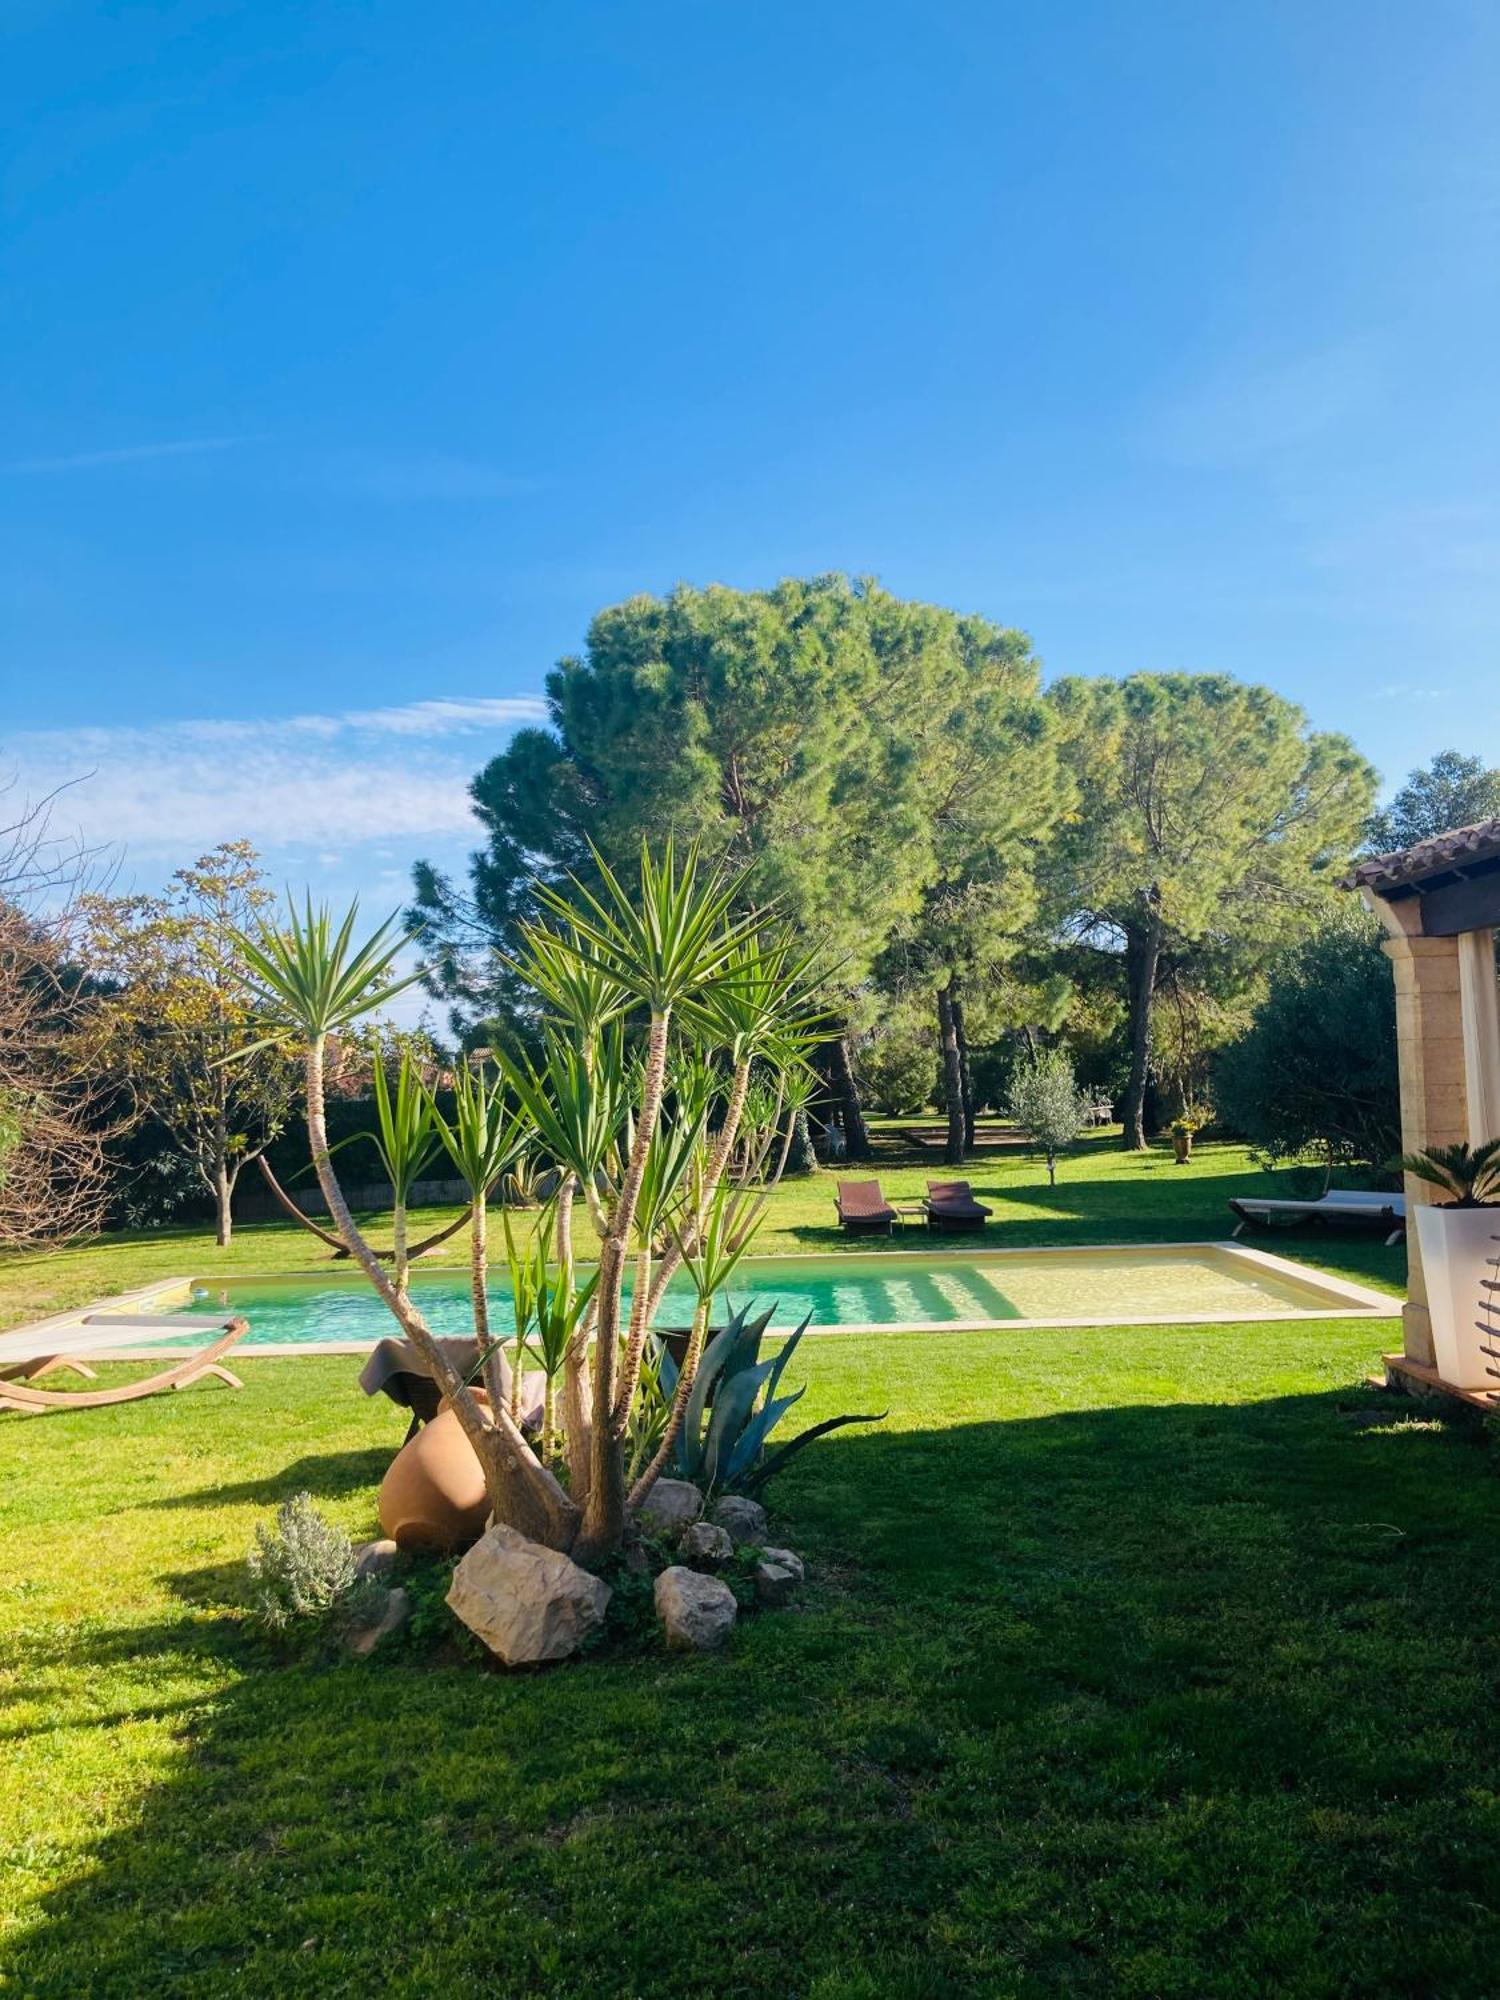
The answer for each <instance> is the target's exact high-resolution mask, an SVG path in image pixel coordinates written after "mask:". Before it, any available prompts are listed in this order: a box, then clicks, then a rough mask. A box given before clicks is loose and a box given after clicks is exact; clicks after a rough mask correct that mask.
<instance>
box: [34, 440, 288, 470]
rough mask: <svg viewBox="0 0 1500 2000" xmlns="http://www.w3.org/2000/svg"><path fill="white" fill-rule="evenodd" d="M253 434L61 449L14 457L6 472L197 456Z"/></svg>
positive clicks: (228, 447) (229, 448) (86, 467)
mask: <svg viewBox="0 0 1500 2000" xmlns="http://www.w3.org/2000/svg"><path fill="white" fill-rule="evenodd" d="M259 441H260V440H259V439H258V438H256V437H249V436H246V437H199V438H162V439H158V440H156V441H155V442H153V443H150V444H127V445H118V446H114V447H112V448H110V449H109V450H105V451H70V452H62V453H60V454H58V456H56V457H54V458H17V459H12V460H11V462H10V463H9V464H8V465H7V466H5V468H4V470H5V471H6V472H92V471H95V470H97V469H98V468H100V467H104V466H111V465H144V464H146V463H147V462H149V461H150V460H152V459H159V458H198V457H201V456H203V455H204V454H205V453H207V452H213V451H232V450H234V448H235V447H236V446H237V445H245V444H256V443H258V442H259Z"/></svg>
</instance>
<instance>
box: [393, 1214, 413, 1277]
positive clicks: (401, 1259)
mask: <svg viewBox="0 0 1500 2000" xmlns="http://www.w3.org/2000/svg"><path fill="white" fill-rule="evenodd" d="M391 1275H392V1279H393V1281H394V1283H395V1287H396V1296H397V1298H400V1299H404V1298H405V1297H406V1296H407V1289H408V1286H409V1284H410V1281H411V1256H410V1253H409V1252H408V1250H407V1247H406V1201H405V1197H404V1196H402V1195H397V1197H396V1203H395V1206H394V1208H393V1209H392V1210H391Z"/></svg>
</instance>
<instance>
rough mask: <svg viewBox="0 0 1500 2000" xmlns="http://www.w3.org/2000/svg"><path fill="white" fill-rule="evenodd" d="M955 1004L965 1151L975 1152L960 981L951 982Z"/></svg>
mask: <svg viewBox="0 0 1500 2000" xmlns="http://www.w3.org/2000/svg"><path fill="white" fill-rule="evenodd" d="M949 990H950V994H951V997H952V1003H953V1032H954V1034H955V1035H956V1036H957V1037H958V1083H959V1093H960V1095H961V1097H962V1099H963V1107H964V1151H965V1153H972V1152H973V1150H974V1078H973V1074H972V1072H971V1071H970V1069H969V1036H968V1032H967V1030H966V1029H965V1027H964V1003H963V1001H962V1000H961V999H960V998H959V995H958V981H957V980H956V979H954V980H951V981H950V982H949Z"/></svg>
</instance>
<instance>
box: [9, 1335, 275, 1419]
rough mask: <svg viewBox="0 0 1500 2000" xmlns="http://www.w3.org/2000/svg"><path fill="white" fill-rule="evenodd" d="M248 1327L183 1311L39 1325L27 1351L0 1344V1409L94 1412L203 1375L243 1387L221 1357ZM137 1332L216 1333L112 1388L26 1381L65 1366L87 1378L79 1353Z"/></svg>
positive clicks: (124, 1341) (93, 1352)
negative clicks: (37, 1385) (165, 1363)
mask: <svg viewBox="0 0 1500 2000" xmlns="http://www.w3.org/2000/svg"><path fill="white" fill-rule="evenodd" d="M249 1331H250V1323H249V1321H248V1320H243V1319H239V1318H234V1319H211V1318H208V1317H206V1316H203V1315H199V1314H188V1313H85V1315H84V1316H83V1318H82V1319H81V1320H79V1321H77V1322H76V1323H75V1324H74V1325H72V1326H65V1327H62V1328H59V1329H57V1330H55V1331H53V1332H51V1333H48V1332H47V1331H46V1330H45V1329H41V1328H39V1329H38V1331H37V1334H36V1336H35V1338H36V1341H37V1343H38V1344H37V1346H36V1348H35V1349H34V1351H33V1352H32V1353H30V1354H22V1353H17V1351H16V1349H17V1341H16V1339H15V1337H13V1336H12V1337H10V1338H8V1339H7V1340H6V1341H5V1342H4V1345H3V1347H0V1410H33V1411H38V1412H40V1411H44V1410H97V1409H103V1408H105V1407H106V1406H108V1405H109V1404H112V1403H134V1402H138V1401H139V1400H140V1399H141V1397H143V1396H156V1395H160V1394H161V1393H162V1392H163V1391H164V1390H167V1389H186V1388H187V1387H188V1385H189V1384H190V1383H193V1382H197V1381H200V1380H201V1379H202V1378H203V1377H204V1376H205V1375H212V1376H215V1377H216V1378H217V1379H218V1380H219V1381H220V1382H224V1383H226V1384H227V1385H228V1386H229V1387H230V1388H231V1389H239V1388H243V1386H244V1384H243V1383H242V1382H241V1381H240V1379H239V1377H238V1376H237V1375H231V1374H230V1372H229V1370H228V1369H227V1368H225V1367H224V1366H223V1365H222V1363H223V1357H224V1356H225V1355H226V1354H227V1353H228V1352H229V1350H230V1348H231V1347H233V1346H234V1345H235V1344H236V1342H238V1341H241V1340H243V1339H244V1337H245V1335H246V1334H247V1333H248V1332H249ZM143 1332H152V1333H156V1334H158V1335H161V1334H172V1335H177V1334H182V1333H216V1334H217V1335H218V1338H217V1339H216V1340H213V1341H210V1342H209V1344H208V1345H207V1346H206V1347H200V1348H198V1349H196V1350H195V1351H194V1352H193V1353H191V1354H184V1355H183V1356H182V1358H181V1359H180V1360H179V1361H175V1362H173V1364H172V1366H171V1367H170V1368H164V1369H162V1370H160V1371H159V1372H158V1373H157V1374H155V1375H148V1376H146V1377H145V1379H144V1380H143V1381H140V1382H122V1383H121V1384H120V1385H119V1386H118V1387H116V1388H113V1389H37V1388H33V1386H32V1384H33V1383H34V1382H35V1381H36V1379H37V1377H38V1376H39V1375H45V1374H46V1373H47V1372H48V1370H49V1369H52V1368H71V1369H72V1370H73V1372H74V1373H75V1374H78V1375H84V1376H87V1377H89V1378H90V1379H93V1370H92V1369H91V1368H89V1367H88V1366H87V1365H86V1364H85V1363H84V1362H83V1361H82V1360H81V1359H79V1357H80V1356H81V1355H85V1354H87V1355H90V1356H92V1357H96V1358H97V1355H98V1353H99V1350H100V1349H101V1348H104V1347H119V1346H131V1347H138V1346H139V1345H140V1344H141V1342H140V1335H141V1334H142V1333H143Z"/></svg>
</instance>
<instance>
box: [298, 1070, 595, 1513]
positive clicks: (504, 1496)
mask: <svg viewBox="0 0 1500 2000" xmlns="http://www.w3.org/2000/svg"><path fill="white" fill-rule="evenodd" d="M324 1047H325V1040H324V1037H323V1036H321V1035H320V1036H318V1037H317V1038H315V1039H314V1040H313V1041H312V1042H311V1043H310V1044H309V1045H308V1050H307V1057H306V1061H305V1064H304V1074H305V1080H306V1085H307V1136H308V1141H309V1144H310V1147H311V1150H312V1161H313V1170H314V1172H315V1173H316V1174H317V1177H318V1186H319V1187H320V1188H321V1189H322V1191H323V1199H324V1200H325V1201H326V1202H327V1204H328V1213H329V1215H330V1216H331V1217H332V1219H333V1225H334V1228H335V1229H336V1230H337V1232H338V1235H339V1239H340V1241H341V1242H342V1243H343V1244H344V1245H345V1247H346V1248H347V1249H348V1251H349V1254H350V1256H351V1257H353V1258H354V1260H355V1262H356V1263H357V1264H358V1265H359V1267H360V1269H361V1270H362V1271H363V1272H364V1274H365V1276H366V1277H367V1278H368V1279H369V1281H370V1283H371V1284H372V1285H373V1286H374V1288H375V1290H376V1292H377V1293H378V1294H379V1296H380V1298H381V1299H382V1301H383V1302H384V1304H385V1305H386V1307H387V1308H388V1310H389V1311H390V1312H391V1313H392V1314H393V1315H394V1316H395V1319H396V1321H397V1323H398V1324H399V1326H400V1328H401V1331H402V1332H403V1333H404V1334H405V1335H406V1337H407V1339H408V1340H409V1341H410V1342H411V1344H412V1345H413V1347H415V1348H416V1350H417V1352H418V1353H419V1354H420V1355H421V1356H422V1359H423V1360H424V1361H425V1362H426V1363H427V1366H428V1367H429V1369H430V1370H431V1371H432V1378H433V1380H434V1381H435V1382H436V1383H437V1384H438V1387H439V1388H440V1389H441V1390H442V1392H443V1394H444V1396H445V1397H446V1398H447V1400H448V1401H449V1402H450V1403H451V1404H452V1406H453V1411H454V1414H455V1415H456V1416H457V1418H458V1421H459V1423H460V1424H461V1425H462V1427H463V1431H464V1435H465V1436H466V1437H467V1438H468V1440H469V1442H470V1444H472V1445H473V1447H474V1452H475V1455H476V1457H477V1458H478V1460H479V1463H480V1465H481V1467H482V1468H483V1471H484V1483H485V1491H486V1492H487V1494H488V1495H489V1501H490V1507H491V1510H492V1512H493V1513H494V1515H495V1517H496V1518H497V1519H498V1520H501V1521H504V1522H505V1523H506V1524H507V1525H508V1526H510V1527H512V1528H514V1529H516V1531H517V1532H518V1533H519V1534H522V1535H525V1536H527V1537H528V1539H529V1540H531V1541H534V1542H541V1543H543V1544H544V1545H545V1546H546V1547H548V1548H553V1549H562V1550H564V1551H566V1550H568V1549H570V1548H571V1547H572V1546H573V1541H574V1537H575V1536H576V1534H577V1531H578V1509H577V1508H576V1507H575V1506H574V1504H573V1502H572V1501H571V1500H570V1499H569V1498H568V1496H567V1494H566V1493H565V1492H564V1491H563V1489H562V1488H561V1486H559V1485H558V1483H557V1481H556V1480H555V1479H554V1478H553V1477H552V1474H551V1473H550V1472H549V1471H548V1470H547V1469H546V1467H545V1466H544V1465H542V1464H541V1463H540V1462H539V1460H538V1459H537V1456H536V1454H535V1453H534V1452H533V1451H532V1449H531V1447H530V1445H528V1444H527V1442H526V1440H525V1438H524V1437H522V1435H521V1433H520V1431H519V1429H518V1428H517V1427H516V1426H515V1424H513V1423H512V1422H511V1419H510V1413H509V1411H508V1410H505V1409H503V1408H499V1407H492V1409H491V1412H490V1417H489V1420H488V1421H487V1420H486V1417H485V1413H484V1410H483V1409H482V1408H481V1406H480V1404H479V1402H478V1400H477V1398H476V1397H475V1396H474V1395H473V1393H472V1391H471V1390H470V1389H469V1387H468V1386H467V1384H466V1383H465V1382H464V1380H463V1377H462V1376H461V1375H460V1374H459V1372H458V1370H457V1369H456V1368H455V1367H454V1365H453V1363H452V1361H451V1360H450V1359H449V1358H448V1354H447V1350H446V1349H445V1348H444V1347H443V1346H442V1345H441V1343H440V1342H439V1341H437V1340H436V1339H435V1338H434V1337H433V1334H432V1331H431V1329H430V1328H429V1327H428V1325H427V1322H426V1321H425V1320H424V1319H423V1318H422V1315H421V1314H420V1313H419V1312H418V1311H417V1310H416V1309H415V1307H414V1306H413V1305H412V1303H411V1301H410V1300H409V1299H408V1298H407V1297H405V1295H404V1294H403V1293H402V1292H401V1291H399V1290H398V1289H397V1287H396V1285H395V1283H394V1282H393V1280H392V1277H391V1274H390V1273H388V1272H387V1271H386V1270H385V1269H384V1268H383V1266H382V1265H381V1262H380V1259H379V1258H378V1257H377V1256H376V1255H375V1253H374V1251H373V1250H372V1249H371V1248H370V1245H369V1244H368V1243H367V1242H366V1241H365V1239H364V1237H363V1236H362V1235H361V1234H360V1231H359V1228H358V1226H357V1225H356V1223H355V1220H354V1217H353V1216H352V1215H351V1214H350V1212H349V1204H348V1203H347V1202H346V1201H345V1199H344V1191H343V1189H342V1187H340V1185H339V1181H338V1176H337V1175H336V1174H335V1172H334V1170H333V1160H332V1158H331V1156H330V1154H329V1151H328V1118H327V1110H326V1106H325V1104H324V1097H323V1064H324Z"/></svg>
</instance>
